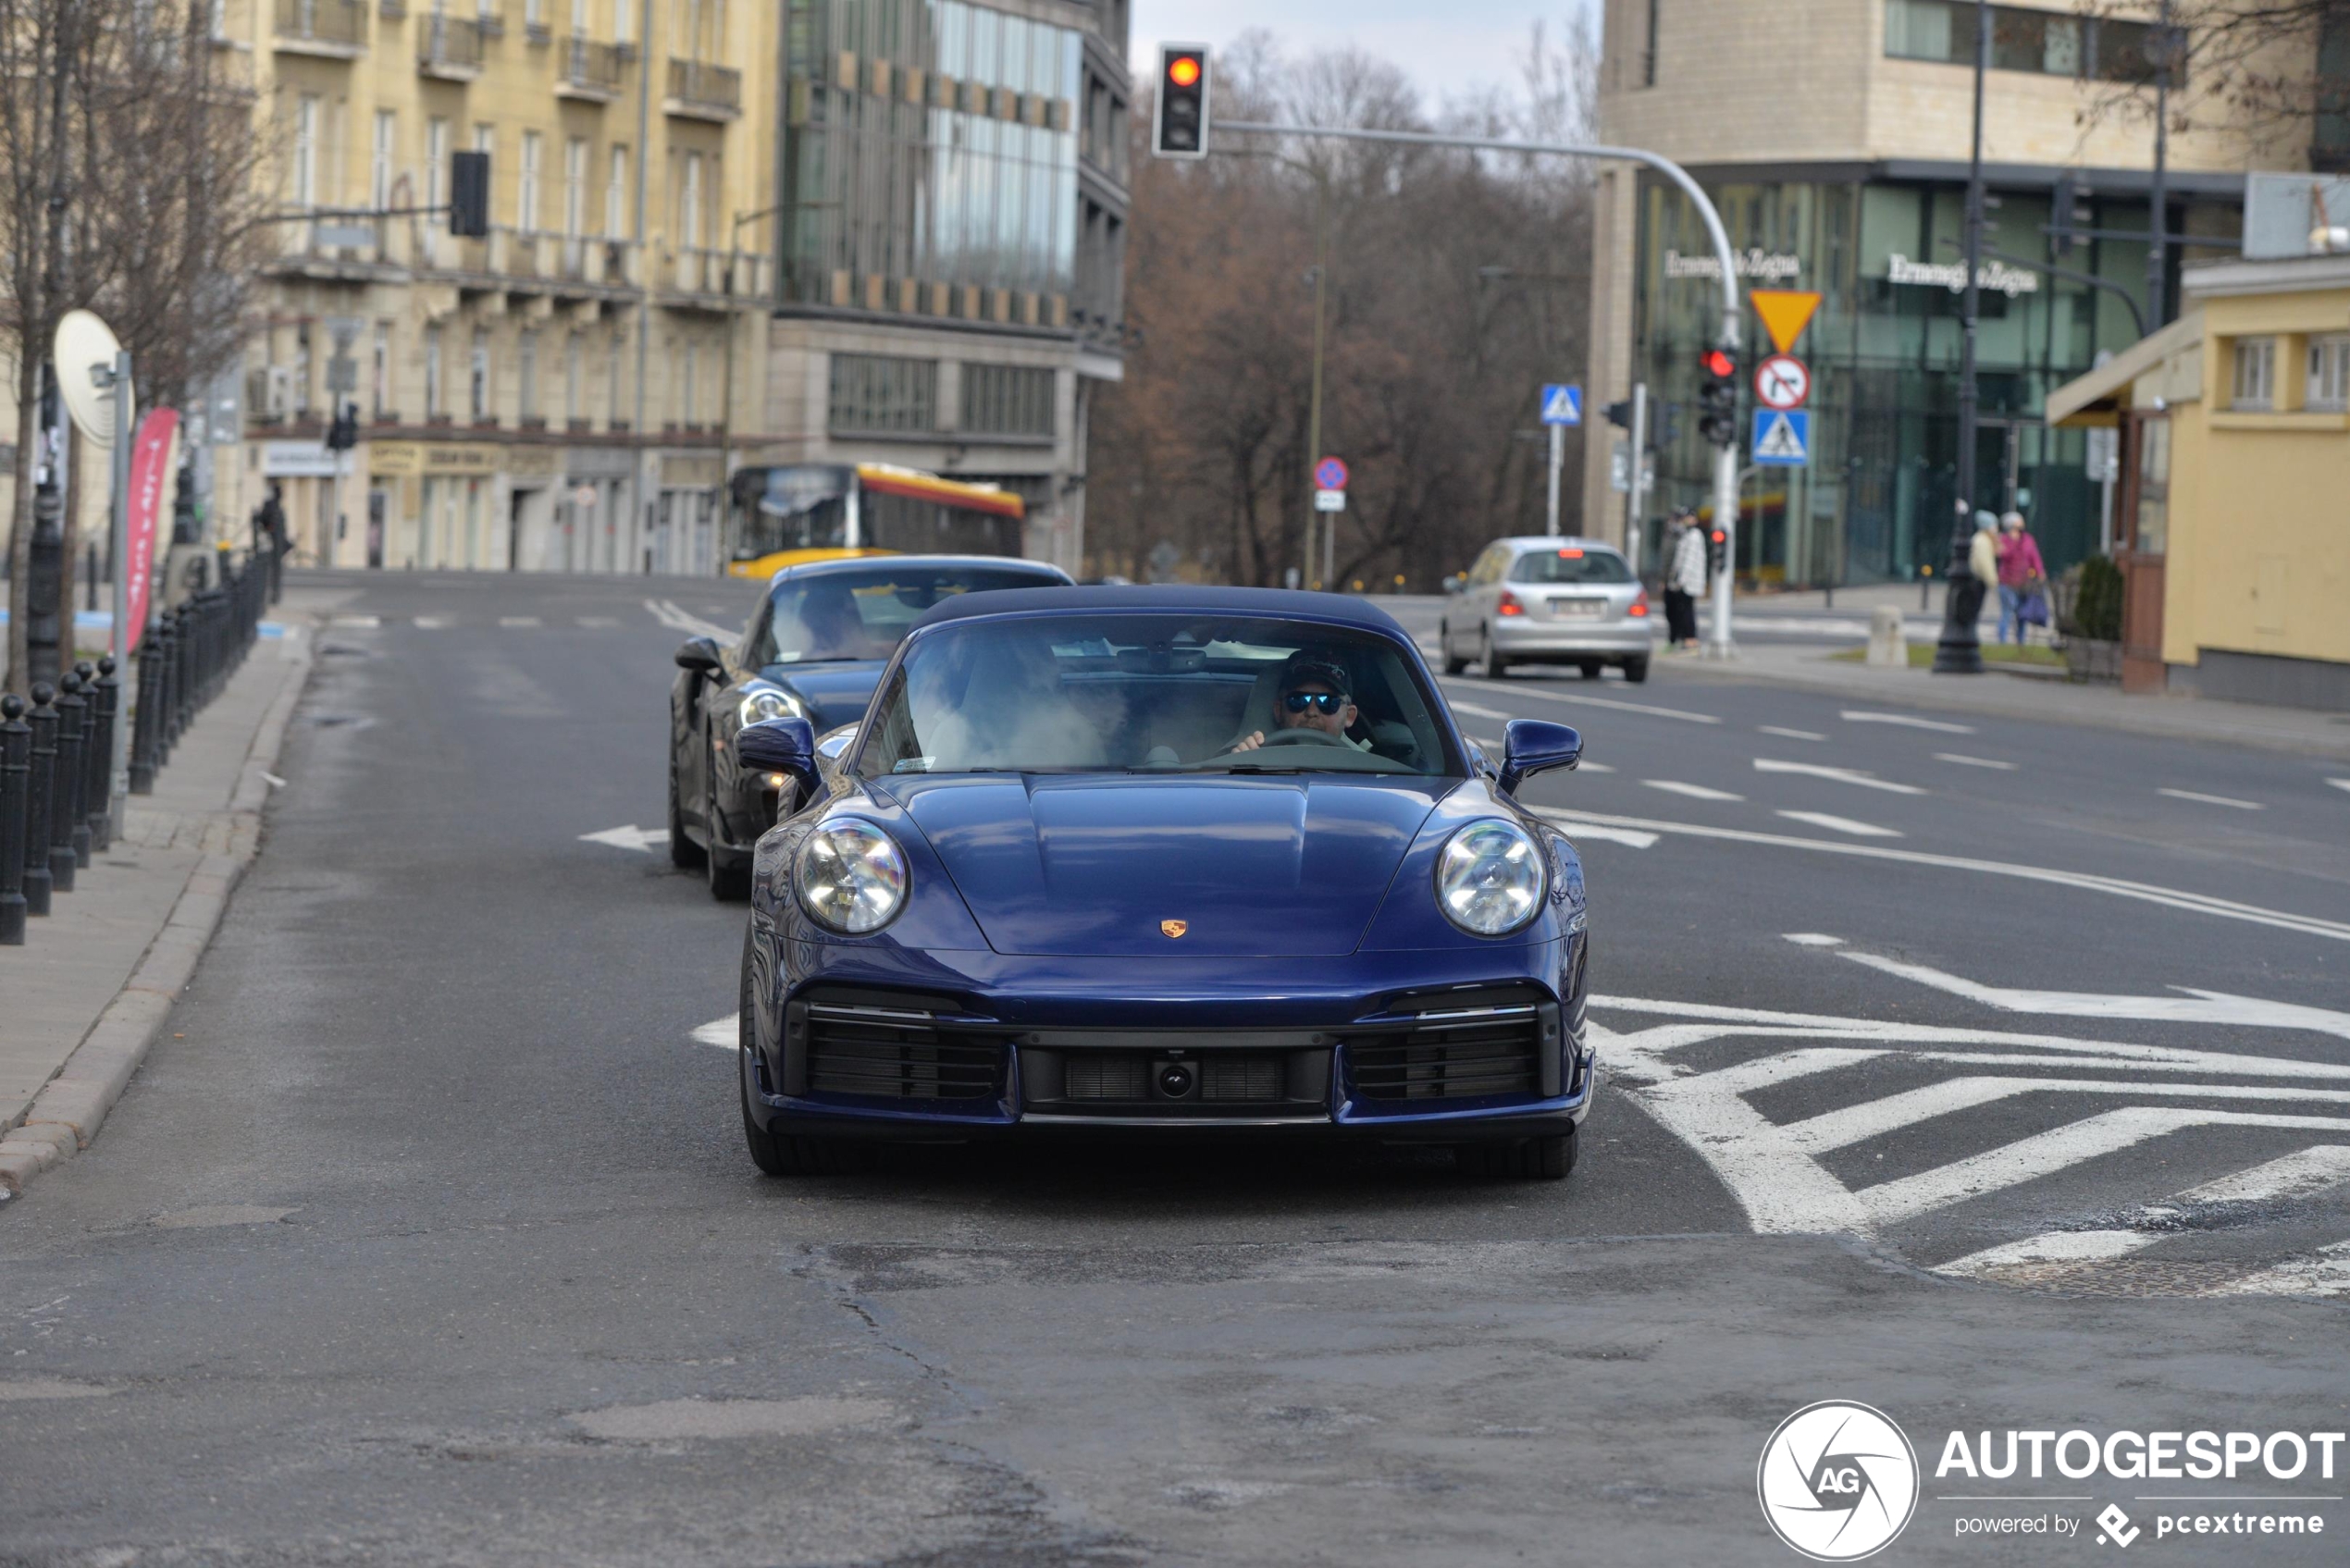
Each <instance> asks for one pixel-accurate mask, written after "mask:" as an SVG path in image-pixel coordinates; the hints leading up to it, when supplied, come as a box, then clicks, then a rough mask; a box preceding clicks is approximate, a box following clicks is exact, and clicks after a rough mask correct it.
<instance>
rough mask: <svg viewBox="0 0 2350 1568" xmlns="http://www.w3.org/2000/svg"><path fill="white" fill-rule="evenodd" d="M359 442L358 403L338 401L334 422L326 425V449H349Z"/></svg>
mask: <svg viewBox="0 0 2350 1568" xmlns="http://www.w3.org/2000/svg"><path fill="white" fill-rule="evenodd" d="M358 444H359V405H358V404H357V403H347V402H342V401H337V402H336V404H335V417H334V422H333V423H332V424H330V425H328V426H327V450H328V451H350V450H351V449H352V448H353V447H355V446H357V445H358Z"/></svg>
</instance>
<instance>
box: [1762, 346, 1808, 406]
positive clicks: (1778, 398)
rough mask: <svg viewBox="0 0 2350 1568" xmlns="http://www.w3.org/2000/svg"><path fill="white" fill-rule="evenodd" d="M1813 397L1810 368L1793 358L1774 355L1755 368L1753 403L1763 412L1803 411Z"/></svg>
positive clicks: (1789, 355)
mask: <svg viewBox="0 0 2350 1568" xmlns="http://www.w3.org/2000/svg"><path fill="white" fill-rule="evenodd" d="M1811 397H1812V371H1811V368H1810V367H1809V366H1808V365H1806V364H1804V363H1803V362H1802V361H1801V360H1800V359H1798V358H1796V357H1795V356H1794V355H1793V354H1773V355H1772V356H1771V357H1770V358H1769V359H1766V360H1764V361H1763V362H1762V364H1758V365H1756V366H1755V367H1754V401H1757V402H1759V403H1761V404H1762V406H1763V407H1764V408H1775V409H1782V410H1784V409H1791V408H1801V407H1802V406H1803V405H1804V404H1805V403H1806V402H1808V401H1811Z"/></svg>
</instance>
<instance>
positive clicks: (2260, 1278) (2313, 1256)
mask: <svg viewBox="0 0 2350 1568" xmlns="http://www.w3.org/2000/svg"><path fill="white" fill-rule="evenodd" d="M2202 1294H2204V1295H2207V1296H2343V1295H2350V1241H2336V1242H2335V1243H2333V1245H2331V1246H2330V1247H2320V1248H2319V1249H2318V1251H2316V1252H2315V1253H2310V1254H2309V1255H2308V1256H2307V1257H2304V1258H2295V1259H2294V1260H2293V1261H2292V1262H2290V1263H2282V1264H2279V1265H2278V1266H2276V1267H2274V1268H2267V1269H2262V1270H2261V1271H2260V1272H2259V1273H2257V1274H2248V1275H2245V1277H2244V1278H2241V1279H2232V1280H2230V1281H2229V1282H2228V1283H2227V1284H2225V1285H2215V1286H2213V1287H2212V1288H2211V1289H2210V1290H2205V1291H2203V1292H2202Z"/></svg>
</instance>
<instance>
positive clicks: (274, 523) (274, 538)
mask: <svg viewBox="0 0 2350 1568" xmlns="http://www.w3.org/2000/svg"><path fill="white" fill-rule="evenodd" d="M284 498H285V487H284V486H282V485H280V484H278V482H277V481H276V480H275V479H272V480H271V481H270V482H269V494H268V496H267V497H266V498H265V499H264V500H263V501H262V503H261V505H260V506H259V507H257V508H255V509H254V514H253V552H254V556H255V557H257V558H258V559H259V560H260V561H261V562H263V563H264V565H265V567H266V570H267V572H268V574H269V602H270V603H272V604H275V603H277V602H278V596H279V595H280V594H282V593H283V592H284V591H285V570H286V550H287V548H288V546H289V544H290V542H291V541H289V540H288V539H287V537H286V503H285V499H284Z"/></svg>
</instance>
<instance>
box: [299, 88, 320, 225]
mask: <svg viewBox="0 0 2350 1568" xmlns="http://www.w3.org/2000/svg"><path fill="white" fill-rule="evenodd" d="M293 202H294V205H295V206H297V207H301V208H304V209H307V208H310V207H315V206H316V205H317V204H318V94H316V93H303V95H302V96H301V97H300V98H299V99H297V100H296V101H295V103H294V143H293Z"/></svg>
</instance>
